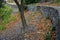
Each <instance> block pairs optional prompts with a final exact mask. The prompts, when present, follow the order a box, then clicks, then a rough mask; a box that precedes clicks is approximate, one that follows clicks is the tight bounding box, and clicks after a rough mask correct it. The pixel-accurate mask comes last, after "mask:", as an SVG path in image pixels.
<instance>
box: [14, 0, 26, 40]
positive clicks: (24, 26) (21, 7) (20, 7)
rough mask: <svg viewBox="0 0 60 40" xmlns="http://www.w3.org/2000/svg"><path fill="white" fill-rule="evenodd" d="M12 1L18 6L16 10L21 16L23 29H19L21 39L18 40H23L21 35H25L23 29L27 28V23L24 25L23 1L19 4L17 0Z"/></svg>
mask: <svg viewBox="0 0 60 40" xmlns="http://www.w3.org/2000/svg"><path fill="white" fill-rule="evenodd" d="M14 1H15V3H16V4H17V6H18V9H19V12H20V15H21V21H22V25H23V28H22V29H21V37H22V38H21V39H20V40H24V36H23V34H25V28H26V27H27V23H26V20H25V16H24V3H23V0H21V4H19V2H18V1H17V0H14Z"/></svg>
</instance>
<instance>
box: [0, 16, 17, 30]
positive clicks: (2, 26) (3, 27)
mask: <svg viewBox="0 0 60 40" xmlns="http://www.w3.org/2000/svg"><path fill="white" fill-rule="evenodd" d="M15 20H16V18H15V17H10V18H8V19H5V20H3V21H2V24H1V25H0V30H5V29H6V24H8V23H9V22H11V21H15Z"/></svg>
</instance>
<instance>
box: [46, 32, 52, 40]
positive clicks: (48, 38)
mask: <svg viewBox="0 0 60 40" xmlns="http://www.w3.org/2000/svg"><path fill="white" fill-rule="evenodd" d="M45 40H51V35H50V32H47V33H46V37H45Z"/></svg>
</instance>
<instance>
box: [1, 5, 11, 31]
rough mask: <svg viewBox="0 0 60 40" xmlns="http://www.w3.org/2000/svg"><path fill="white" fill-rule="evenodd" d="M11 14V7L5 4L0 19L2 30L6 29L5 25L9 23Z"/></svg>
mask: <svg viewBox="0 0 60 40" xmlns="http://www.w3.org/2000/svg"><path fill="white" fill-rule="evenodd" d="M11 12H12V9H11V7H10V6H7V5H5V4H4V5H3V6H2V7H1V8H0V19H1V20H2V21H1V24H0V30H4V29H5V24H7V23H8V21H9V17H10V15H11Z"/></svg>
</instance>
